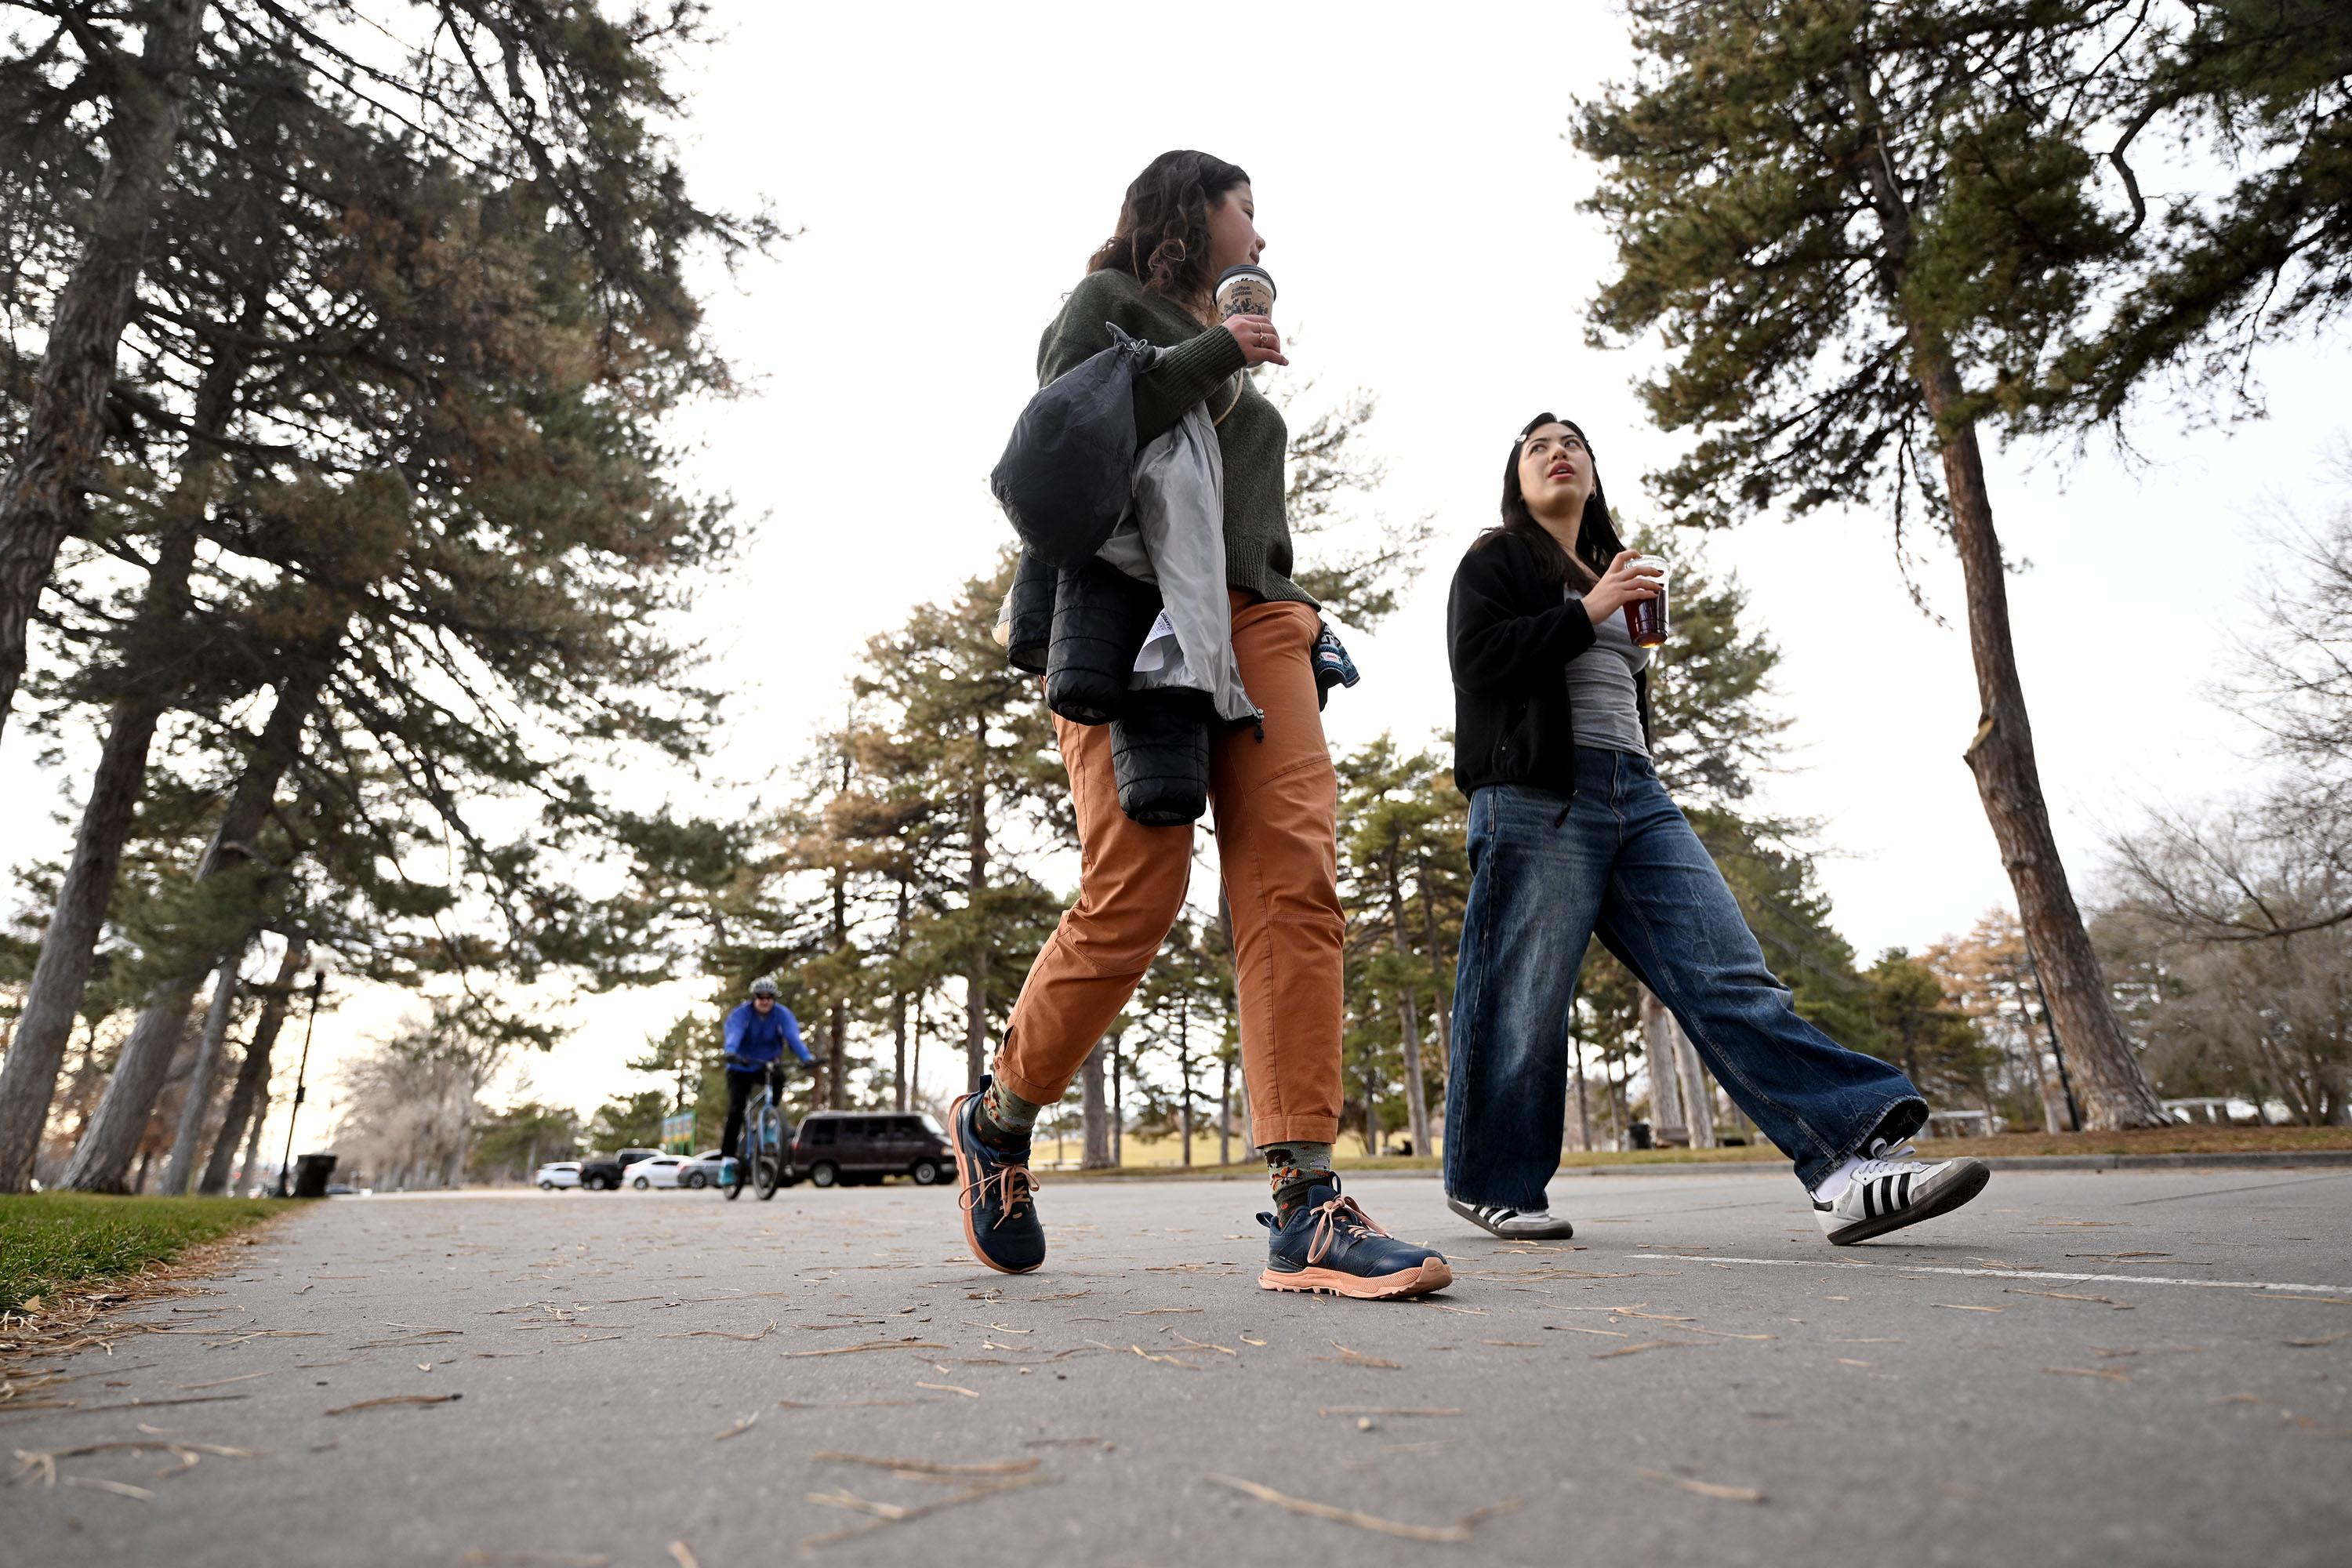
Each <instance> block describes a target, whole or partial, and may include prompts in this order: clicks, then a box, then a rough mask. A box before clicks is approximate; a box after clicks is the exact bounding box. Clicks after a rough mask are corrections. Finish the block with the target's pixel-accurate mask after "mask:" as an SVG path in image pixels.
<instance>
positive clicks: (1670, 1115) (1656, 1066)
mask: <svg viewBox="0 0 2352 1568" xmlns="http://www.w3.org/2000/svg"><path fill="white" fill-rule="evenodd" d="M1674 1028H1675V1020H1674V1015H1673V1014H1671V1013H1669V1012H1667V1011H1666V1005H1665V1004H1664V1003H1663V1002H1661V1001H1659V1000H1658V998H1657V996H1656V995H1655V994H1653V993H1652V992H1651V991H1650V990H1649V988H1648V987H1646V986H1644V987H1643V989H1642V1059H1643V1066H1644V1067H1645V1068H1648V1069H1649V1074H1650V1137H1651V1139H1652V1140H1653V1141H1654V1142H1656V1143H1658V1144H1660V1145H1662V1146H1663V1145H1666V1144H1673V1145H1674V1146H1675V1147H1677V1148H1680V1147H1683V1146H1685V1145H1686V1144H1687V1143H1688V1142H1690V1119H1689V1117H1688V1116H1687V1115H1686V1114H1685V1111H1684V1109H1683V1080H1682V1064H1681V1063H1680V1062H1678V1061H1676V1060H1675V1039H1674Z"/></svg>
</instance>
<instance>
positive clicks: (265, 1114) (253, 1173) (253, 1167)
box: [236, 1078, 269, 1191]
mask: <svg viewBox="0 0 2352 1568" xmlns="http://www.w3.org/2000/svg"><path fill="white" fill-rule="evenodd" d="M268 1125H269V1080H268V1079H267V1078H264V1079H262V1080H261V1086H260V1087H259V1088H258V1089H256V1090H255V1091H254V1096H253V1121H252V1123H251V1124H250V1125H249V1126H248V1127H247V1130H246V1134H245V1161H244V1163H243V1164H241V1165H239V1166H238V1167H237V1173H236V1184H237V1187H238V1190H240V1191H250V1190H251V1189H252V1188H254V1187H255V1186H257V1185H258V1184H259V1182H260V1179H261V1135H262V1132H263V1131H264V1130H265V1129H267V1128H268Z"/></svg>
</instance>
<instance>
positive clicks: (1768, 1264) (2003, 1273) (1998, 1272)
mask: <svg viewBox="0 0 2352 1568" xmlns="http://www.w3.org/2000/svg"><path fill="white" fill-rule="evenodd" d="M1633 1257H1634V1258H1664V1259H1668V1260H1670V1261H1673V1262H1675V1263H1748V1264H1753V1265H1755V1266H1756V1267H1758V1268H1861V1269H1868V1270H1872V1271H1874V1272H1877V1273H1881V1274H1958V1275H1965V1276H1968V1277H1969V1278H1971V1279H2072V1280H2075V1281H2077V1282H2079V1283H2083V1284H2100V1285H2188V1286H2193V1287H2194V1288H2196V1289H2200V1290H2333V1291H2336V1292H2337V1293H2339V1294H2352V1285H2294V1284H2286V1283H2283V1282H2281V1281H2279V1280H2275V1279H2167V1278H2165V1277H2163V1276H2161V1275H2156V1274H2062V1273H2060V1272H2059V1271H2058V1270H2057V1269H2055V1268H1950V1267H1948V1266H1936V1265H1929V1264H1924V1263H1850V1262H1847V1261H1846V1260H1844V1259H1843V1258H1822V1259H1820V1260H1819V1261H1816V1262H1810V1263H1809V1262H1806V1261H1804V1260H1802V1259H1801V1258H1704V1257H1701V1256H1699V1255H1698V1254H1696V1253H1692V1252H1639V1253H1634V1254H1633Z"/></svg>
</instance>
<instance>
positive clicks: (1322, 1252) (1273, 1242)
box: [1257, 1176, 1454, 1300]
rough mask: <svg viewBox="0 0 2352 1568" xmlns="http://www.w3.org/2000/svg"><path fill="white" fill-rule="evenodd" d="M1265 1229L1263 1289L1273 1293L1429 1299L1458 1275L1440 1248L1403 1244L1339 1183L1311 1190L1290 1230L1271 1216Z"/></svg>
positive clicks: (1259, 1218)
mask: <svg viewBox="0 0 2352 1568" xmlns="http://www.w3.org/2000/svg"><path fill="white" fill-rule="evenodd" d="M1257 1222H1258V1224H1260V1225H1262V1226H1265V1227H1266V1229H1267V1230H1269V1231H1271V1232H1272V1233H1273V1234H1272V1235H1271V1236H1269V1237H1266V1246H1265V1250H1266V1260H1265V1273H1263V1274H1261V1275H1259V1276H1258V1277H1257V1282H1258V1284H1259V1285H1260V1286H1261V1287H1262V1288H1263V1289H1268V1290H1328V1291H1329V1292H1331V1293H1332V1294H1333V1295H1337V1296H1356V1297H1360V1298H1362V1299H1363V1300H1389V1299H1392V1298H1395V1297H1399V1296H1425V1295H1427V1294H1429V1292H1431V1291H1432V1290H1443V1289H1445V1287H1447V1286H1448V1285H1451V1284H1453V1283H1454V1270H1453V1269H1451V1268H1447V1267H1446V1266H1445V1258H1444V1256H1443V1255H1442V1254H1440V1253H1439V1252H1438V1251H1437V1249H1436V1248H1435V1247H1417V1246H1415V1245H1413V1244H1412V1242H1408V1241H1399V1240H1397V1239H1396V1238H1395V1237H1391V1235H1389V1233H1388V1232H1387V1231H1384V1230H1382V1229H1381V1227H1380V1226H1376V1225H1374V1224H1373V1223H1372V1221H1371V1216H1370V1215H1367V1214H1365V1213H1364V1211H1363V1210H1362V1209H1360V1208H1359V1207H1358V1206H1357V1205H1356V1200H1355V1199H1353V1198H1343V1197H1341V1196H1340V1195H1339V1178H1338V1177H1336V1176H1334V1177H1333V1178H1332V1180H1331V1184H1330V1185H1329V1186H1328V1187H1310V1188H1308V1189H1307V1201H1306V1202H1305V1203H1303V1204H1301V1205H1298V1207H1297V1209H1296V1210H1294V1211H1292V1214H1291V1215H1290V1223H1289V1224H1287V1225H1281V1224H1277V1223H1276V1220H1275V1217H1274V1216H1273V1215H1270V1214H1262V1215H1258V1216H1257Z"/></svg>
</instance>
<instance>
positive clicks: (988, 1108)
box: [972, 1080, 1045, 1153]
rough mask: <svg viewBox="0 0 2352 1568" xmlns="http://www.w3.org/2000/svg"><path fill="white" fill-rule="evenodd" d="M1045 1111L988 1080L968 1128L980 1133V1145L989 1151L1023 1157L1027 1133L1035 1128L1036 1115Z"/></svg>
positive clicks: (1027, 1139)
mask: <svg viewBox="0 0 2352 1568" xmlns="http://www.w3.org/2000/svg"><path fill="white" fill-rule="evenodd" d="M1041 1110H1045V1107H1044V1106H1042V1105H1039V1104H1037V1103H1036V1102H1035V1101H1034V1100H1024V1099H1022V1098H1021V1097H1020V1096H1019V1095H1017V1094H1015V1093H1013V1091H1012V1090H1011V1089H1007V1088H1005V1087H1004V1085H1003V1083H1001V1082H997V1081H994V1080H991V1082H990V1083H989V1086H988V1089H987V1091H986V1092H985V1093H983V1094H982V1096H981V1097H980V1104H979V1106H978V1108H977V1110H976V1113H975V1114H974V1115H973V1117H972V1125H973V1126H974V1127H976V1128H977V1129H978V1130H979V1131H980V1141H981V1142H983V1143H985V1144H987V1145H989V1146H990V1147H991V1148H993V1149H1003V1150H1004V1151H1005V1152H1008V1153H1015V1152H1017V1153H1026V1152H1028V1149H1029V1130H1030V1129H1031V1128H1033V1127H1034V1126H1035V1125H1037V1113H1038V1112H1039V1111H1041Z"/></svg>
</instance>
